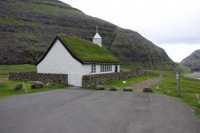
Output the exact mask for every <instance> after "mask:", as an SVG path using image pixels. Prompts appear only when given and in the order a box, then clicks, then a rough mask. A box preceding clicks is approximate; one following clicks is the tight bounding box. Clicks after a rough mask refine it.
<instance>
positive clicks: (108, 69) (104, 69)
mask: <svg viewBox="0 0 200 133" xmlns="http://www.w3.org/2000/svg"><path fill="white" fill-rule="evenodd" d="M100 71H101V72H111V71H112V65H101V68H100Z"/></svg>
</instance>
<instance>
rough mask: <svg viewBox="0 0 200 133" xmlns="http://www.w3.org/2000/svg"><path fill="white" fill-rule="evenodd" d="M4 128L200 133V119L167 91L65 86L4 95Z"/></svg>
mask: <svg viewBox="0 0 200 133" xmlns="http://www.w3.org/2000/svg"><path fill="white" fill-rule="evenodd" d="M0 133H200V122H199V121H198V120H197V119H196V118H195V116H194V114H193V112H192V110H191V108H189V107H188V106H186V105H185V104H183V103H181V102H178V101H176V100H174V99H172V98H169V97H166V96H160V95H153V94H146V93H137V92H135V93H134V92H109V91H89V90H73V89H69V90H65V89H63V90H53V91H48V92H40V93H34V94H28V95H20V96H13V97H8V98H1V99H0Z"/></svg>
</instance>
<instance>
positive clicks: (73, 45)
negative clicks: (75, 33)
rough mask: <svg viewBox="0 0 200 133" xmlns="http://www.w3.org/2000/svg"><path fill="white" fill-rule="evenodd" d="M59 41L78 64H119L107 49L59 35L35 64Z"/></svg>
mask: <svg viewBox="0 0 200 133" xmlns="http://www.w3.org/2000/svg"><path fill="white" fill-rule="evenodd" d="M57 39H58V40H60V41H61V43H62V44H63V45H64V47H65V48H66V49H67V50H68V52H69V53H70V54H71V55H72V56H73V57H74V58H75V59H76V60H78V61H79V62H80V63H82V64H87V63H89V64H91V63H112V64H119V60H118V59H117V58H116V57H114V56H113V55H112V54H111V53H110V52H109V51H108V50H107V49H105V48H102V47H99V46H98V45H96V44H94V43H92V42H89V41H86V40H83V39H80V38H76V37H72V36H67V35H59V36H57V37H56V38H55V39H54V41H53V42H52V44H51V45H50V47H49V48H48V49H47V51H46V52H45V54H44V55H43V57H42V58H41V59H40V60H39V61H38V62H37V63H36V65H38V64H39V63H40V62H41V61H42V60H43V59H44V58H45V57H46V55H47V54H48V52H49V51H50V50H51V48H52V46H53V45H54V43H55V42H56V40H57Z"/></svg>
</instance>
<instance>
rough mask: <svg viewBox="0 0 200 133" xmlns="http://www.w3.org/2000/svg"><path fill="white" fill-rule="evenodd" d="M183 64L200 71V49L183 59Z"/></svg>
mask: <svg viewBox="0 0 200 133" xmlns="http://www.w3.org/2000/svg"><path fill="white" fill-rule="evenodd" d="M181 64H183V65H185V66H188V67H190V68H191V69H192V70H193V71H200V49H199V50H196V51H194V52H193V53H192V54H191V55H189V56H188V57H186V58H185V59H183V60H182V61H181Z"/></svg>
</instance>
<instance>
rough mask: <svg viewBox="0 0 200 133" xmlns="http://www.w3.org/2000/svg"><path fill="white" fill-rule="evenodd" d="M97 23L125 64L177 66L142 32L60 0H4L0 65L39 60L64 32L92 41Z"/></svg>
mask: <svg viewBox="0 0 200 133" xmlns="http://www.w3.org/2000/svg"><path fill="white" fill-rule="evenodd" d="M119 19H120V18H119ZM96 25H98V27H99V34H100V35H101V36H102V38H103V46H104V47H105V48H107V49H108V50H110V51H111V53H112V54H114V55H115V56H116V57H118V58H119V59H120V61H121V62H122V63H123V64H124V65H130V66H135V67H145V68H151V69H171V68H173V67H174V65H175V64H174V62H173V61H172V60H171V59H170V58H169V57H168V55H167V54H166V52H165V51H164V50H163V49H161V48H159V47H158V46H156V45H154V44H153V43H152V42H150V41H149V40H147V39H145V38H144V37H142V36H141V35H140V34H139V33H137V32H135V31H131V30H127V29H122V28H120V27H118V26H116V25H114V24H112V23H109V22H107V21H104V20H102V19H99V18H95V17H91V16H88V15H86V14H84V13H83V12H82V11H80V10H78V9H75V8H73V7H71V6H70V5H68V4H65V3H63V2H61V1H58V0H1V1H0V35H1V36H0V47H1V49H0V64H22V63H31V64H34V63H36V61H37V60H38V59H39V58H40V57H41V56H42V54H43V53H44V51H45V50H46V49H47V47H48V46H49V45H50V43H51V41H52V40H53V38H54V37H55V36H56V35H57V34H60V33H64V34H67V35H73V36H76V37H80V38H83V39H86V40H90V41H92V38H93V36H94V34H95V30H96V29H95V27H96ZM88 52H89V51H88Z"/></svg>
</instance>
